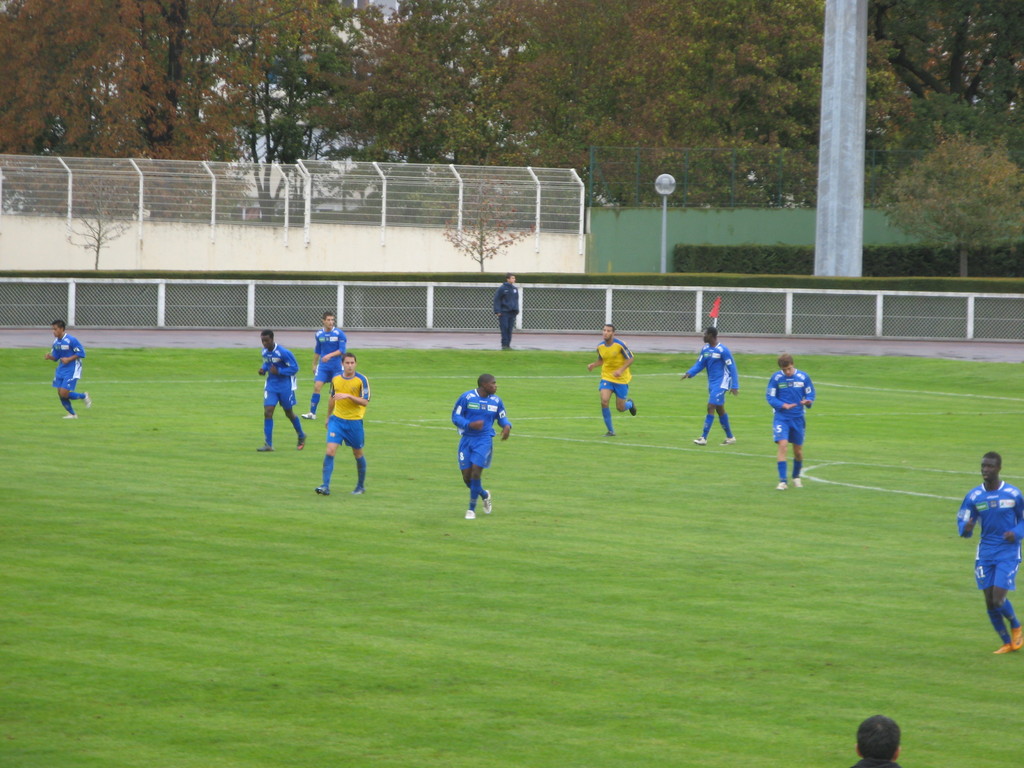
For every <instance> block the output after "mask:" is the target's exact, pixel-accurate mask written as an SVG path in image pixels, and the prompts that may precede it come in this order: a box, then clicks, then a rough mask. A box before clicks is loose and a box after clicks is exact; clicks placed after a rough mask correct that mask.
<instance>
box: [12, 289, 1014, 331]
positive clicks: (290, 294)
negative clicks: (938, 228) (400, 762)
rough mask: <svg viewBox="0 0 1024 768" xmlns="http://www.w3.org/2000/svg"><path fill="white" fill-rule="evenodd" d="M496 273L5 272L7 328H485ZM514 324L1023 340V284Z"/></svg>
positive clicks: (695, 305) (602, 295)
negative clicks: (453, 279)
mask: <svg viewBox="0 0 1024 768" xmlns="http://www.w3.org/2000/svg"><path fill="white" fill-rule="evenodd" d="M496 288H497V285H496V284H495V283H493V282H492V283H448V282H429V283H428V282H397V281H395V282H334V281H311V280H310V281H306V280H297V281H284V280H282V281H256V280H162V279H155V278H150V279H104V278H81V279H79V278H14V277H12V278H0V326H6V327H22V326H32V325H48V324H49V323H50V322H51V321H52V320H53V319H54V318H56V317H63V318H65V319H67V321H68V322H69V323H71V324H74V325H78V326H80V327H83V326H85V327H88V326H92V327H158V328H159V327H182V328H232V327H276V328H304V327H307V326H309V325H310V324H311V323H314V324H315V322H316V320H317V319H318V318H319V316H320V313H322V312H323V311H324V310H326V309H333V310H335V311H336V312H337V314H338V318H339V321H340V324H341V325H342V326H343V327H346V328H353V329H367V330H369V329H395V328H411V329H445V330H489V329H490V328H491V326H492V325H493V322H494V314H493V311H492V306H491V304H492V299H493V295H494V291H495V290H496ZM520 288H521V299H522V312H521V313H520V316H519V325H520V327H521V328H524V329H527V330H537V331H567V332H574V331H575V332H578V331H589V330H593V329H595V328H600V326H601V325H603V324H604V323H614V324H615V325H616V326H617V327H619V328H622V329H623V330H624V331H626V332H629V333H667V334H682V333H694V332H696V331H698V330H699V329H700V328H701V326H702V324H703V323H704V322H706V319H707V313H708V311H709V310H710V308H711V305H712V303H713V302H714V300H715V298H717V297H721V298H722V303H721V314H720V317H719V326H720V327H721V328H723V329H724V330H725V331H726V332H727V333H730V334H744V335H773V336H826V337H827V336H834V337H857V338H873V337H874V338H893V339H896V338H900V339H906V338H911V339H913V338H919V339H956V340H961V339H985V340H998V341H1021V340H1022V339H1024V294H971V293H938V292H933V293H924V292H913V291H844V290H815V289H811V288H799V289H782V288H707V287H685V286H681V287H664V286H640V285H566V284H553V285H526V286H520Z"/></svg>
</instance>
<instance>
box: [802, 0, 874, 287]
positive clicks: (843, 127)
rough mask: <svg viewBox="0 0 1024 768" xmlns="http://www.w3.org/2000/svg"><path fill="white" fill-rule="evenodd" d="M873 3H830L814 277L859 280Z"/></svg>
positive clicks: (828, 0)
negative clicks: (870, 6)
mask: <svg viewBox="0 0 1024 768" xmlns="http://www.w3.org/2000/svg"><path fill="white" fill-rule="evenodd" d="M867 47H868V0H826V1H825V55H824V59H823V63H822V76H821V136H820V139H819V146H818V214H817V223H816V228H815V229H816V231H815V244H814V274H815V275H824V276H830V277H860V276H861V273H862V266H863V265H862V262H863V259H862V249H863V246H864V131H865V112H866V106H867Z"/></svg>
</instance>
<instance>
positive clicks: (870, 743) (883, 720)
mask: <svg viewBox="0 0 1024 768" xmlns="http://www.w3.org/2000/svg"><path fill="white" fill-rule="evenodd" d="M899 753H900V727H899V726H898V725H896V721H895V720H892V719H890V718H888V717H886V716H885V715H875V716H874V717H869V718H868V719H867V720H865V721H864V722H863V723H861V724H860V728H858V729H857V754H858V755H860V756H861V757H867V758H871V759H872V760H895V759H896V758H897V756H899Z"/></svg>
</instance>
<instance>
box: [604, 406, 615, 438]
mask: <svg viewBox="0 0 1024 768" xmlns="http://www.w3.org/2000/svg"><path fill="white" fill-rule="evenodd" d="M601 417H602V418H603V419H604V425H605V426H606V427H608V431H609V432H614V431H615V430H614V429H613V428H612V409H611V408H602V409H601Z"/></svg>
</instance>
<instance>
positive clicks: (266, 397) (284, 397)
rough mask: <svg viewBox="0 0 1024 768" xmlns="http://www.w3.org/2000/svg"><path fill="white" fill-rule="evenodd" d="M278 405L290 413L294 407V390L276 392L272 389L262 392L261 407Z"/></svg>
mask: <svg viewBox="0 0 1024 768" xmlns="http://www.w3.org/2000/svg"><path fill="white" fill-rule="evenodd" d="M278 403H280V405H281V407H282V408H284V409H285V410H286V411H290V410H291V409H292V408H294V407H295V390H294V389H289V390H288V391H287V392H278V391H276V390H273V389H264V390H263V405H277V404H278Z"/></svg>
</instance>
